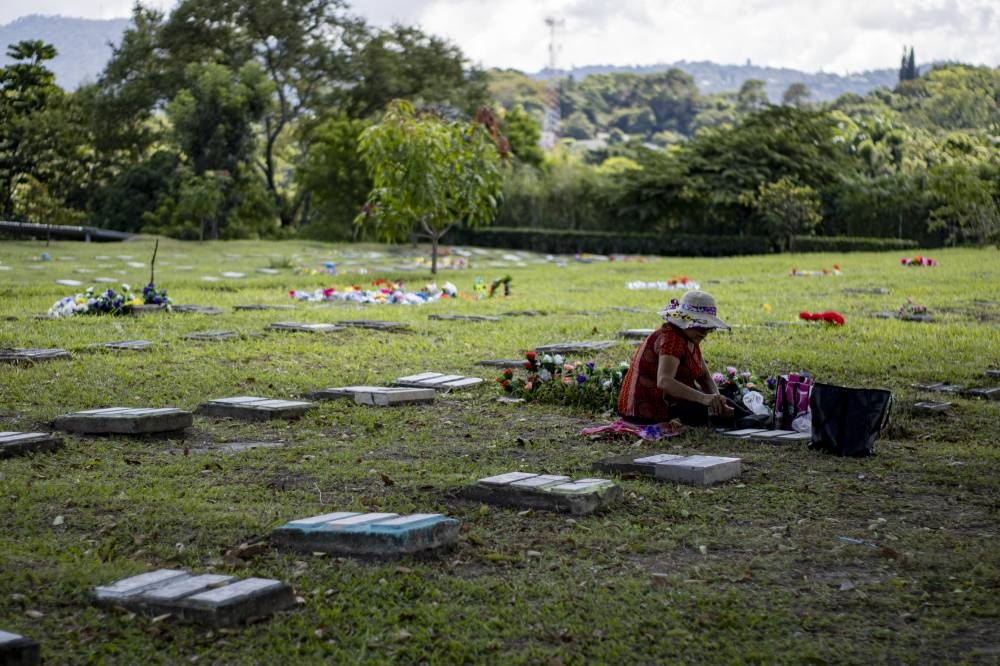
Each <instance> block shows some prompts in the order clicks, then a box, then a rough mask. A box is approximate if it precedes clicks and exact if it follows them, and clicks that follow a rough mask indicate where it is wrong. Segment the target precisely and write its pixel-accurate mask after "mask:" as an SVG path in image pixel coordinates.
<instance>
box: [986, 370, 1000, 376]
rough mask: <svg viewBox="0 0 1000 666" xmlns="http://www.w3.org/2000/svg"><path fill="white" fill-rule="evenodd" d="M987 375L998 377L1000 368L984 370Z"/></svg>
mask: <svg viewBox="0 0 1000 666" xmlns="http://www.w3.org/2000/svg"><path fill="white" fill-rule="evenodd" d="M986 376H987V377H993V378H1000V368H990V369H988V370H987V371H986Z"/></svg>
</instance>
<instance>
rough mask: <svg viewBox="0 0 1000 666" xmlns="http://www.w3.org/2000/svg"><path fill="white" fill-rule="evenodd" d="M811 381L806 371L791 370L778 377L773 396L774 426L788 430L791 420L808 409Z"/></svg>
mask: <svg viewBox="0 0 1000 666" xmlns="http://www.w3.org/2000/svg"><path fill="white" fill-rule="evenodd" d="M812 383H813V380H812V377H810V376H809V375H808V374H806V373H801V374H800V373H797V372H791V373H789V374H787V375H780V376H779V377H778V383H777V385H776V387H775V391H776V395H775V398H774V427H775V428H778V429H781V430H790V429H791V427H792V421H794V420H795V419H796V418H798V417H799V416H802V415H803V414H806V413H807V412H808V411H809V393H810V391H811V390H812Z"/></svg>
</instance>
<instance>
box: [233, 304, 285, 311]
mask: <svg viewBox="0 0 1000 666" xmlns="http://www.w3.org/2000/svg"><path fill="white" fill-rule="evenodd" d="M233 309H234V310H294V309H295V306H294V305H287V304H284V305H267V304H265V303H251V304H248V305H234V306H233Z"/></svg>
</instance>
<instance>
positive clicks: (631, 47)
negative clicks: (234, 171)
mask: <svg viewBox="0 0 1000 666" xmlns="http://www.w3.org/2000/svg"><path fill="white" fill-rule="evenodd" d="M143 4H145V5H148V6H153V7H157V8H160V9H164V10H169V9H170V8H171V7H172V6H173V5H174V4H175V0H143ZM349 4H350V5H351V11H352V12H353V13H356V14H359V15H361V16H363V17H365V18H366V19H367V20H368V22H369V23H372V24H375V25H382V26H389V25H391V24H392V23H393V22H394V21H395V22H400V23H405V24H408V25H418V26H419V27H420V28H421V29H422V30H424V31H425V32H428V33H431V34H435V35H439V36H441V37H445V38H447V39H448V40H449V41H451V42H453V43H455V44H457V45H458V46H459V47H460V48H461V49H462V51H463V53H465V55H466V56H467V57H468V58H469V59H470V60H471V61H472V62H474V63H476V64H478V65H479V66H482V67H501V68H507V67H510V68H514V69H519V70H522V71H525V72H535V71H538V70H540V69H543V68H544V67H546V66H547V65H548V64H549V59H550V49H549V44H550V39H551V31H550V28H549V26H548V25H547V24H546V18H552V19H555V25H556V27H555V42H554V43H555V45H556V48H555V53H554V55H555V64H556V66H557V68H561V69H568V68H570V67H582V66H585V65H655V64H663V63H673V62H678V61H681V60H687V61H698V60H711V61H713V62H717V63H721V64H736V65H739V64H745V63H746V62H747V61H748V60H749V61H750V62H752V63H753V64H755V65H762V66H772V67H788V68H791V69H798V70H802V71H806V72H819V71H823V72H830V73H836V74H846V73H849V72H860V71H864V70H868V69H883V68H898V67H899V62H900V56H901V55H902V52H903V47H904V46H913V47H914V49H915V54H916V60H917V64H918V65H919V64H924V63H930V62H937V61H959V62H965V63H969V64H975V65H989V66H991V67H996V66H998V65H1000V0H353V1H352V0H349ZM131 6H132V0H32V1H31V2H15V1H14V0H0V25H3V24H6V23H9V22H11V21H12V20H14V19H16V18H17V17H19V16H22V15H25V14H61V15H63V16H75V17H81V18H104V19H108V18H118V17H127V16H129V15H130V13H131Z"/></svg>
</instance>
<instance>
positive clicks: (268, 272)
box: [257, 268, 281, 275]
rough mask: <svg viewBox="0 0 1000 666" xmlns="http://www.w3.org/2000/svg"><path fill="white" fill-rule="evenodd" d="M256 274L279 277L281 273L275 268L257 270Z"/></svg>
mask: <svg viewBox="0 0 1000 666" xmlns="http://www.w3.org/2000/svg"><path fill="white" fill-rule="evenodd" d="M257 272H258V273H260V274H261V275H280V274H281V271H279V270H278V269H277V268H258V269H257Z"/></svg>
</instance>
